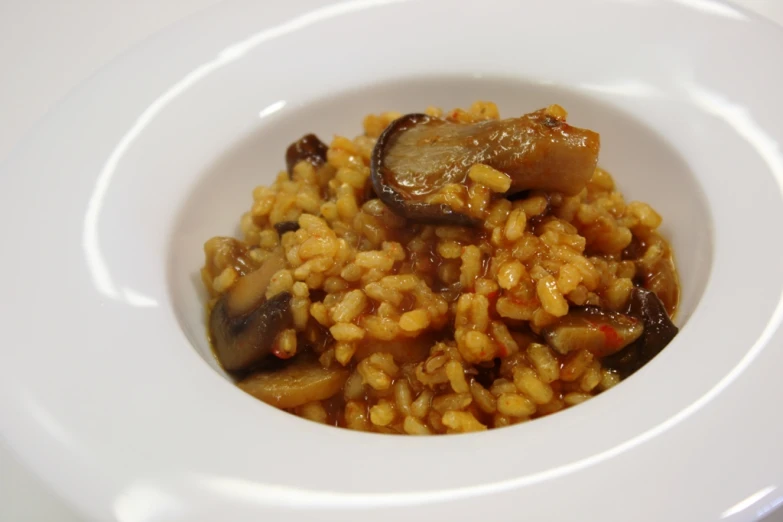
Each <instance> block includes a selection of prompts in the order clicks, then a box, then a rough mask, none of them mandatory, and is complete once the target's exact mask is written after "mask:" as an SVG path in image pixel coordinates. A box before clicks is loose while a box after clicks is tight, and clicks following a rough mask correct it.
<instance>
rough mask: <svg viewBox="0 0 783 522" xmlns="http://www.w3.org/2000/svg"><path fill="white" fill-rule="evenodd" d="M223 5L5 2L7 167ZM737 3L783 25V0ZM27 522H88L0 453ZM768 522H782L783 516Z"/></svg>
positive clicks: (2, 58) (0, 78)
mask: <svg viewBox="0 0 783 522" xmlns="http://www.w3.org/2000/svg"><path fill="white" fill-rule="evenodd" d="M529 1H532V0H529ZM679 1H686V0H679ZM687 1H689V2H690V1H698V2H707V1H709V0H687ZM218 2H219V0H136V1H123V0H0V71H2V72H1V73H0V160H2V159H3V158H4V157H5V156H6V155H7V154H8V153H9V152H10V151H11V149H12V148H13V147H14V145H15V144H16V143H18V142H19V140H21V139H22V138H23V137H24V135H25V134H26V133H27V132H28V131H29V130H30V129H31V128H32V127H33V126H34V125H35V123H36V122H37V121H38V120H40V119H41V118H43V117H44V116H45V114H46V112H47V111H48V110H50V109H51V108H52V107H53V106H55V105H56V104H57V102H58V101H59V100H60V99H62V98H63V96H65V95H66V94H67V93H68V92H69V91H70V90H71V89H73V88H74V87H76V86H77V85H79V84H81V83H82V82H84V81H85V80H86V79H88V78H89V77H90V76H91V75H92V74H93V73H95V72H96V71H97V70H98V69H99V68H100V67H101V66H102V65H104V64H106V63H107V62H109V61H111V60H112V59H113V58H115V57H116V56H117V55H119V54H120V53H122V52H123V51H125V50H126V49H128V48H130V47H132V46H133V45H135V44H136V43H138V42H140V41H142V40H144V39H145V38H147V37H148V36H150V35H152V34H154V33H156V32H158V31H160V30H161V29H163V28H165V27H167V26H168V25H171V24H172V23H174V22H176V21H178V20H181V19H182V18H184V17H186V16H188V15H189V14H191V13H194V12H196V11H198V10H201V9H204V8H206V7H209V6H211V5H214V4H217V3H218ZM734 3H736V4H738V5H741V6H744V7H746V8H748V9H750V10H753V11H756V12H758V13H760V14H762V15H764V16H766V17H768V18H770V19H772V20H775V21H776V22H778V23H780V24H781V25H783V0H735V2H734ZM780 58H783V57H778V60H779V59H780ZM759 59H760V58H759ZM26 521H31V522H32V521H35V522H84V520H83V519H82V518H81V517H80V516H79V515H78V514H76V513H75V512H74V511H73V510H71V509H70V508H69V507H68V506H67V505H66V504H65V503H64V502H63V501H62V500H60V499H59V498H57V497H56V496H54V495H53V494H52V493H51V492H50V491H49V489H48V488H47V486H45V485H44V484H43V483H42V482H41V481H40V480H39V479H38V478H37V477H35V476H34V475H32V474H31V473H30V472H29V471H27V470H26V469H25V468H24V467H22V466H21V465H20V464H19V463H18V461H16V459H15V457H14V456H13V454H12V453H11V452H10V451H9V450H8V449H6V448H4V447H2V446H0V522H26ZM766 522H783V510H780V509H779V510H778V511H777V512H776V513H774V514H773V515H772V516H771V517H769V518H768V519H767V520H766Z"/></svg>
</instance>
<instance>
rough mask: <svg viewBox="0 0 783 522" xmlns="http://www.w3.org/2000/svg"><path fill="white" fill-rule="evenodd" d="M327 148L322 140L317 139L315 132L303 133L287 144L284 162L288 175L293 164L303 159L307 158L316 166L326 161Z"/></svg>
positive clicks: (291, 172)
mask: <svg viewBox="0 0 783 522" xmlns="http://www.w3.org/2000/svg"><path fill="white" fill-rule="evenodd" d="M327 150H329V147H327V146H326V145H325V144H324V142H322V141H321V140H319V139H318V136H316V135H315V134H305V135H304V136H302V137H301V138H299V139H298V140H297V141H295V142H293V143H292V144H291V145H289V146H288V149H286V151H285V164H286V167H287V169H288V176H289V177H291V176H292V175H293V173H294V166H296V164H297V163H299V162H300V161H303V160H307V161H309V162H310V163H312V164H313V165H315V166H316V167H320V166H321V165H323V164H324V163H326V151H327Z"/></svg>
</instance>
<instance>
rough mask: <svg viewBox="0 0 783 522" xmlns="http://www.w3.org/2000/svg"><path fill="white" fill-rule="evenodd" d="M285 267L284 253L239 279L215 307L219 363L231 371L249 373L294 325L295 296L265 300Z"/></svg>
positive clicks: (213, 319) (213, 321) (212, 324)
mask: <svg viewBox="0 0 783 522" xmlns="http://www.w3.org/2000/svg"><path fill="white" fill-rule="evenodd" d="M284 266H285V260H284V258H283V257H282V251H279V252H278V253H276V254H273V255H272V256H271V257H270V258H269V259H267V260H266V261H265V262H264V264H263V265H261V268H259V269H258V270H256V271H254V272H251V273H249V274H248V275H246V276H244V277H241V278H239V280H238V281H237V282H236V283H235V284H234V286H232V287H231V288H230V289H229V290H228V291H227V292H226V293H225V294H223V295H222V296H221V297H220V298H219V299H218V300H217V302H216V303H215V306H214V307H213V308H212V312H211V314H210V317H209V329H210V335H211V336H212V341H213V344H214V348H215V355H216V356H217V359H218V361H219V362H220V364H221V365H222V366H223V368H224V369H226V370H227V371H239V370H246V369H248V368H249V367H251V366H252V365H253V364H255V363H257V362H259V361H260V360H262V359H263V358H264V357H266V356H267V355H269V353H271V351H272V348H273V345H274V340H275V337H276V336H277V334H278V333H280V332H281V331H283V330H284V329H286V328H289V327H290V326H291V324H292V323H293V316H292V314H291V294H290V293H288V292H281V293H279V294H277V295H276V296H274V297H272V298H271V299H265V292H266V289H267V286H269V281H270V280H271V278H272V276H273V275H274V273H275V272H277V271H278V270H279V269H281V268H283V267H284Z"/></svg>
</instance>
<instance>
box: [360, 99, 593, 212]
mask: <svg viewBox="0 0 783 522" xmlns="http://www.w3.org/2000/svg"><path fill="white" fill-rule="evenodd" d="M599 148H600V138H599V135H598V134H597V133H595V132H593V131H590V130H585V129H579V128H576V127H572V126H571V125H569V124H567V123H566V122H565V120H564V119H562V118H560V117H557V116H554V115H552V114H550V113H549V112H548V111H547V110H546V109H542V110H539V111H536V112H533V113H531V114H527V115H525V116H521V117H519V118H510V119H506V120H487V121H481V122H478V123H452V122H449V121H446V120H443V119H439V118H435V117H432V116H428V115H426V114H408V115H406V116H403V117H401V118H399V119H397V120H395V121H394V122H392V123H391V124H390V125H389V126H388V127H387V128H386V130H384V131H383V133H382V134H381V136H380V137H379V138H378V141H377V142H376V144H375V148H374V149H373V153H372V158H371V163H370V168H371V172H372V184H373V188H374V189H375V193H376V194H377V195H378V197H379V198H380V199H381V200H382V201H383V202H384V203H386V204H387V205H388V206H389V207H390V208H391V209H392V210H393V211H394V212H396V213H397V214H399V215H401V216H403V217H405V218H408V219H410V220H412V221H417V222H421V223H431V224H436V223H440V224H453V225H471V224H475V220H474V219H473V218H471V217H469V216H467V215H465V214H462V213H460V212H457V211H455V210H454V209H453V208H451V207H449V206H448V205H446V204H440V203H437V204H435V203H428V202H427V198H428V197H429V196H431V195H433V194H435V193H437V192H438V190H439V189H441V188H442V187H444V186H445V185H447V184H452V183H458V184H459V183H466V181H467V178H468V171H469V170H470V168H471V167H472V166H473V165H476V164H483V165H487V166H489V167H492V168H494V169H496V170H498V171H500V172H502V173H505V174H506V175H508V176H509V178H510V184H509V187H508V189H507V190H506V191H505V192H504V195H505V196H507V197H508V196H512V195H514V194H517V193H519V192H522V191H525V190H531V189H541V190H551V191H558V192H562V193H564V194H567V195H574V194H577V193H579V191H581V190H582V189H583V188H584V187H585V185H586V184H587V182H588V181H589V179H590V177H591V176H592V175H593V171H594V170H595V167H596V164H597V162H598V150H599Z"/></svg>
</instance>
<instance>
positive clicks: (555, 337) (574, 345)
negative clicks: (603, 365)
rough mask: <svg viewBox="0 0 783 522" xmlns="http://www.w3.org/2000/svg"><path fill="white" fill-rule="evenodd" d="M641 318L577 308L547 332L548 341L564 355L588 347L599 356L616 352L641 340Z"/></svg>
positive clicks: (589, 308) (642, 327)
mask: <svg viewBox="0 0 783 522" xmlns="http://www.w3.org/2000/svg"><path fill="white" fill-rule="evenodd" d="M643 331H644V326H643V325H642V322H641V321H640V320H639V319H636V318H635V317H630V316H627V315H624V314H621V313H618V312H607V311H604V310H601V309H600V308H598V307H594V306H588V307H584V308H578V309H574V310H572V311H571V312H569V313H568V315H566V316H564V317H562V318H561V319H560V320H559V321H558V322H557V323H555V324H554V325H553V326H551V327H549V328H547V329H546V330H545V331H544V332H543V335H544V339H545V340H546V342H547V344H548V345H549V346H551V347H552V348H554V349H555V350H557V351H558V352H560V353H562V354H567V353H569V352H573V351H576V350H582V349H584V350H588V351H589V352H591V353H592V354H593V355H595V356H596V357H606V356H607V355H611V354H613V353H616V352H618V351H620V350H622V349H623V348H625V347H626V346H628V345H629V344H631V343H632V342H634V341H636V340H637V339H639V337H641V336H642V333H643Z"/></svg>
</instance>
